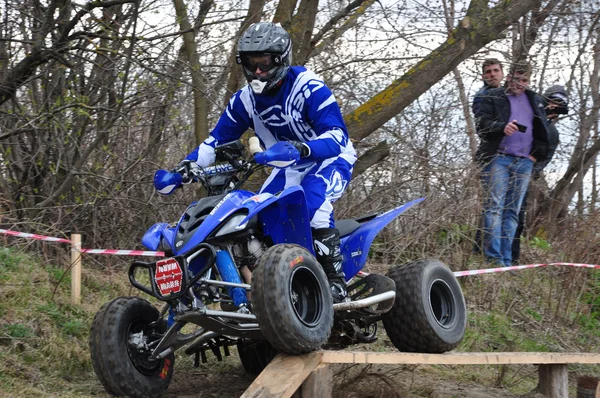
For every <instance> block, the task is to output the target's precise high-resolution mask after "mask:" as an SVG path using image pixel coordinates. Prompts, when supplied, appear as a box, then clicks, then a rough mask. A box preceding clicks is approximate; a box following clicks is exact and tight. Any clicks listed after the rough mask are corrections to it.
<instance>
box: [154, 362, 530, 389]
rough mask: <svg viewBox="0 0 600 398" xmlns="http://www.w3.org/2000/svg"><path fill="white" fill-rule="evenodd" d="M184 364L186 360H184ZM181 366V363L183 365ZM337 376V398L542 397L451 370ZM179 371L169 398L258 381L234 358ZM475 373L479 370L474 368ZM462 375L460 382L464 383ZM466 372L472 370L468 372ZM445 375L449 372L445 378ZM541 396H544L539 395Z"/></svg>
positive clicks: (339, 372) (393, 369) (355, 370)
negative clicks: (467, 378) (482, 382)
mask: <svg viewBox="0 0 600 398" xmlns="http://www.w3.org/2000/svg"><path fill="white" fill-rule="evenodd" d="M184 360H185V359H184ZM180 365H181V362H180ZM331 366H333V372H334V387H333V398H417V397H428V398H442V397H443V398H453V397H456V398H509V397H511V398H514V397H521V398H524V397H527V398H536V397H538V396H539V395H538V394H533V393H529V394H525V395H516V394H513V393H511V392H510V391H508V390H507V389H505V388H498V387H491V386H483V385H478V384H475V383H470V382H465V381H460V380H459V378H458V377H457V378H453V377H452V375H451V374H449V375H448V374H447V373H448V372H452V369H442V372H441V373H442V374H440V370H439V369H433V368H431V367H414V366H398V365H396V366H393V365H378V366H367V365H353V366H352V365H331ZM177 367H178V366H177V365H176V367H175V375H174V377H173V380H172V382H171V385H170V387H169V389H168V390H167V393H166V394H165V397H166V398H192V397H193V398H228V397H239V396H241V395H242V394H243V393H244V391H245V390H246V389H247V388H248V386H250V384H251V383H252V381H253V380H254V376H252V375H250V374H248V373H246V372H245V371H244V369H243V368H242V366H241V365H240V364H239V362H238V358H237V357H236V356H235V354H233V355H232V356H231V357H228V358H225V361H223V362H222V363H219V364H212V365H211V362H210V361H209V363H208V364H205V365H201V367H200V368H193V367H190V366H187V365H183V369H182V367H181V366H179V369H178V368H177ZM472 369H473V370H474V371H476V370H477V368H476V367H473V368H472ZM464 372H465V371H464V369H463V375H462V376H461V378H460V379H463V378H464V377H465V376H464ZM467 372H468V371H467ZM443 373H446V375H444V374H443ZM540 397H541V396H540Z"/></svg>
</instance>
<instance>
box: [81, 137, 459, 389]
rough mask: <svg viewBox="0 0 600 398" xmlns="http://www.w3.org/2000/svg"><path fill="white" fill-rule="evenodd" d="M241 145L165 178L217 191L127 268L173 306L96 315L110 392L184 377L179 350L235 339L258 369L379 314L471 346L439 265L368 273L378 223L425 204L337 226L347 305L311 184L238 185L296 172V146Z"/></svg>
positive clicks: (428, 336)
mask: <svg viewBox="0 0 600 398" xmlns="http://www.w3.org/2000/svg"><path fill="white" fill-rule="evenodd" d="M285 144H288V145H285ZM253 147H254V148H256V142H255V141H252V145H251V148H253ZM290 147H291V148H290ZM244 152H245V149H244V147H243V146H242V145H241V143H240V142H239V141H236V142H233V143H229V144H226V145H222V146H218V147H217V148H216V157H217V161H224V162H226V163H223V164H218V165H216V166H213V167H207V168H204V169H200V168H198V167H197V166H196V167H191V166H190V164H187V165H183V166H182V167H180V168H179V169H176V170H174V171H173V172H168V171H165V170H159V171H158V172H157V173H156V174H155V179H154V185H155V188H156V189H157V190H158V191H159V192H160V193H163V194H170V193H172V192H173V191H174V190H175V189H177V188H179V187H181V186H182V185H183V184H184V183H185V182H188V181H195V182H200V183H202V184H203V185H204V187H205V188H206V190H207V192H208V196H207V197H205V198H202V199H200V200H198V201H197V202H194V203H192V204H191V205H190V206H189V207H188V208H187V209H186V210H185V212H184V213H183V215H182V216H181V218H180V220H179V221H178V222H177V224H176V225H175V226H171V225H169V224H166V223H159V224H155V225H154V226H152V227H151V228H150V229H149V230H148V231H147V232H146V234H145V235H144V237H143V239H142V242H143V244H144V245H145V246H146V247H147V248H148V249H150V250H164V252H165V255H166V258H164V259H161V260H158V261H155V262H140V261H136V262H134V263H133V264H132V265H131V266H130V268H129V280H130V282H131V284H132V285H133V286H135V287H136V288H138V289H139V290H141V291H143V292H145V293H147V294H149V295H151V296H153V297H155V298H156V299H158V300H160V301H162V302H164V305H163V306H162V309H161V310H160V311H159V310H158V309H156V308H155V307H154V306H153V305H151V304H150V303H149V302H148V301H146V300H144V299H142V298H139V297H119V298H116V299H114V300H113V301H111V302H109V303H107V304H105V305H104V306H103V307H102V308H101V309H100V310H99V311H98V313H97V314H96V316H95V318H94V321H93V324H92V328H91V332H90V340H89V346H90V352H91V358H92V364H93V367H94V370H95V372H96V374H97V376H98V378H99V379H100V381H101V383H102V384H103V386H104V387H105V389H106V391H107V392H109V393H110V394H113V395H116V396H131V397H154V396H158V395H160V394H161V393H162V392H164V391H165V390H166V389H167V387H168V386H169V383H170V381H171V378H172V376H173V369H174V365H175V356H174V352H175V351H176V350H177V349H179V348H181V347H184V346H186V348H185V353H186V354H188V355H192V356H194V364H195V365H196V366H199V363H200V359H202V361H203V362H206V353H207V352H209V353H210V352H212V353H213V354H214V355H215V356H216V357H217V358H218V359H219V360H221V359H222V352H223V353H224V354H225V355H229V347H231V346H236V347H237V351H238V354H239V356H240V360H241V362H242V365H243V367H244V369H245V370H246V371H248V372H251V373H259V372H260V371H262V369H263V368H264V367H265V366H266V365H267V364H268V362H269V361H270V360H271V359H272V358H273V357H274V356H275V355H276V354H277V353H278V352H285V353H289V354H301V353H306V352H310V351H314V350H317V349H319V348H321V347H325V348H327V347H337V348H340V347H346V346H349V345H352V344H357V343H371V342H374V341H375V340H376V339H377V325H378V322H379V321H382V323H383V326H384V328H385V331H386V333H387V335H388V337H389V338H390V340H391V342H392V343H393V344H394V346H395V347H396V348H397V349H398V350H400V351H408V352H426V353H441V352H445V351H449V350H451V349H453V348H454V347H456V346H457V345H458V344H459V343H460V341H461V340H462V338H463V335H464V332H465V327H466V308H465V301H464V297H463V294H462V291H461V288H460V285H459V284H458V282H457V280H456V278H455V277H454V275H453V273H452V272H451V271H450V269H449V268H448V267H447V266H446V265H444V264H443V263H442V262H440V261H438V260H432V259H426V260H418V261H414V262H411V263H408V264H404V265H400V266H395V267H392V268H390V270H389V271H388V272H387V274H386V276H384V275H378V274H366V273H363V272H362V271H361V269H362V268H363V266H364V265H365V263H366V261H367V256H368V253H369V248H370V246H371V243H372V242H373V239H374V238H375V236H376V235H377V234H378V233H379V231H381V229H383V228H384V227H385V226H386V225H387V224H388V223H390V222H391V221H392V220H393V219H395V218H396V217H398V216H399V215H400V214H402V213H403V212H404V211H406V210H407V209H409V208H410V207H412V206H413V205H415V204H417V203H419V202H420V201H422V200H423V199H417V200H414V201H412V202H410V203H407V204H404V205H402V206H400V207H397V208H395V209H392V210H389V211H387V212H385V213H382V214H372V215H369V216H365V217H359V218H356V219H352V220H340V221H337V222H336V224H335V225H336V228H337V229H338V230H339V233H340V236H341V251H342V255H343V271H344V273H345V275H346V279H347V280H348V281H349V285H348V297H347V298H346V300H345V301H342V302H339V303H335V304H334V303H333V301H332V297H331V291H330V288H329V284H328V281H327V278H326V276H325V273H324V271H323V269H322V267H321V265H320V264H319V263H318V262H317V260H316V259H315V252H314V248H313V244H312V242H313V240H312V234H311V228H310V224H309V218H308V210H307V206H306V200H305V196H304V191H303V190H302V188H301V187H299V186H292V187H289V188H287V189H285V190H283V191H282V192H280V193H278V194H277V195H272V194H267V193H263V194H258V195H257V194H254V193H252V192H249V191H245V190H241V189H239V188H240V187H241V185H242V184H244V182H245V181H246V180H247V179H248V178H249V177H250V175H252V174H253V173H254V172H256V171H257V170H258V169H260V168H262V167H265V165H268V166H275V167H293V165H294V163H295V162H296V161H297V160H298V158H299V154H298V151H297V150H295V148H293V147H292V146H291V145H289V143H281V142H280V143H277V144H275V145H273V146H272V147H271V148H269V149H268V150H266V151H264V152H259V151H258V149H254V151H253V152H257V153H255V154H254V159H252V160H251V161H247V160H245V159H244ZM194 165H195V164H194Z"/></svg>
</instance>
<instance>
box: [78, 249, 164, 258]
mask: <svg viewBox="0 0 600 398" xmlns="http://www.w3.org/2000/svg"><path fill="white" fill-rule="evenodd" d="M81 252H82V253H89V254H114V255H117V256H156V257H162V256H164V255H165V252H151V251H144V250H110V249H81Z"/></svg>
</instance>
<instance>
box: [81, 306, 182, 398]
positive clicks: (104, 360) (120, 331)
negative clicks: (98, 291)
mask: <svg viewBox="0 0 600 398" xmlns="http://www.w3.org/2000/svg"><path fill="white" fill-rule="evenodd" d="M158 316H159V313H158V310H157V309H156V308H154V307H153V306H152V305H151V304H150V303H149V302H147V301H146V300H143V299H140V298H139V297H119V298H117V299H115V300H113V301H111V302H109V303H107V304H105V305H104V306H103V307H102V308H101V309H100V311H98V313H97V314H96V316H95V318H94V321H93V323H92V329H91V331H90V340H89V346H90V353H91V357H92V365H93V367H94V371H95V372H96V375H97V376H98V379H100V382H101V383H102V385H103V386H104V388H105V389H106V391H107V392H108V393H110V394H112V395H115V396H127V397H133V398H138V397H139V398H142V397H156V396H160V395H161V394H162V393H163V392H164V391H165V390H166V389H167V387H168V386H169V384H170V382H171V378H172V377H173V367H174V365H175V355H174V354H173V353H171V354H169V355H167V356H166V357H165V358H163V359H160V360H150V359H149V356H150V353H151V349H147V348H144V346H145V345H147V344H148V343H151V342H152V341H155V340H156V339H158V338H160V336H161V334H162V333H164V332H165V328H166V325H165V324H164V322H159V323H158V326H155V327H152V326H151V323H152V322H154V321H156V320H158Z"/></svg>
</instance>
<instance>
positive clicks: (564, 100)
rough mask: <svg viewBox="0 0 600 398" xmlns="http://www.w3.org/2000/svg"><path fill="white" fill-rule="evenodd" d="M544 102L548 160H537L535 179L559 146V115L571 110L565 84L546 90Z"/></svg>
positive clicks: (515, 251)
mask: <svg viewBox="0 0 600 398" xmlns="http://www.w3.org/2000/svg"><path fill="white" fill-rule="evenodd" d="M544 103H545V104H546V106H545V109H546V116H547V118H548V123H547V128H548V156H547V157H546V160H541V161H539V162H536V164H535V165H534V166H533V173H532V177H533V179H534V180H537V179H538V178H540V175H541V173H542V170H544V167H546V166H547V165H548V163H550V161H551V160H552V157H553V156H554V152H555V151H556V147H558V143H559V138H558V130H557V129H556V122H557V121H558V116H559V115H566V114H567V113H568V112H569V109H568V106H569V97H568V96H567V91H566V90H565V88H564V87H563V86H559V85H555V86H552V87H549V88H548V89H547V90H546V91H544ZM528 193H529V190H528V191H527V193H526V194H525V198H523V203H522V204H521V211H520V212H519V224H518V225H517V231H516V232H515V237H514V239H513V243H512V262H513V264H515V265H516V264H518V262H519V257H520V256H521V234H522V233H523V229H524V228H525V214H526V210H527V196H528Z"/></svg>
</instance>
